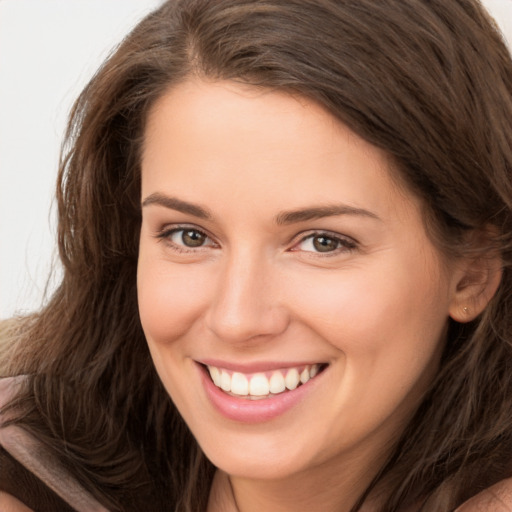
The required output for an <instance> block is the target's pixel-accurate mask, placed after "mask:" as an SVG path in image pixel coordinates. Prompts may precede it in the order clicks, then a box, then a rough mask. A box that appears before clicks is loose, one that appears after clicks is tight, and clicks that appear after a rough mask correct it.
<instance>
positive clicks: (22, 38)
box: [0, 0, 512, 318]
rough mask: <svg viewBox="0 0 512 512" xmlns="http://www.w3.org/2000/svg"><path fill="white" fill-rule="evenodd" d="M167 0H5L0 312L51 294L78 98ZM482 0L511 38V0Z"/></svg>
mask: <svg viewBox="0 0 512 512" xmlns="http://www.w3.org/2000/svg"><path fill="white" fill-rule="evenodd" d="M447 1H450V0H447ZM160 2H161V0H0V318H8V317H10V316H12V315H13V314H14V313H23V312H27V311H31V310H33V309H36V308H38V307H39V306H40V305H41V302H42V300H43V292H44V289H45V286H46V283H47V280H48V276H49V273H50V269H51V268H52V259H54V256H55V252H56V250H55V244H54V238H55V224H54V211H52V208H53V207H52V204H53V203H52V196H53V189H54V182H55V177H56V173H57V162H58V154H59V146H60V141H61V139H62V134H63V132H64V126H65V122H66V117H67V113H68V111H69V109H70V107H71V104H72V102H73V100H74V99H75V97H76V96H77V95H78V94H79V92H80V90H81V89H82V88H83V86H84V85H85V84H86V82H87V81H88V79H89V78H90V77H91V75H92V74H93V73H94V71H95V70H96V68H97V67H98V66H99V64H100V63H101V62H102V60H103V59H104V58H105V57H106V56H107V55H108V53H109V51H110V50H111V49H112V48H113V47H114V46H115V44H116V43H118V42H119V41H120V40H121V38H122V37H123V35H124V34H125V33H126V32H127V31H128V30H129V29H130V28H131V27H132V26H133V25H134V24H135V23H136V22H137V20H139V19H140V18H141V17H142V16H143V15H145V14H146V13H147V12H149V11H150V10H151V9H153V8H154V7H156V6H157V5H159V4H160ZM483 3H484V5H486V6H487V7H488V9H489V10H490V11H491V13H492V14H493V15H494V16H495V17H496V19H497V21H498V23H499V24H500V25H501V27H502V30H503V32H504V34H505V37H506V38H507V39H508V41H509V42H510V43H511V45H512V0H484V2H483ZM55 268H56V272H55V274H54V279H53V282H55V280H56V279H58V265H56V266H55ZM50 289H51V286H50Z"/></svg>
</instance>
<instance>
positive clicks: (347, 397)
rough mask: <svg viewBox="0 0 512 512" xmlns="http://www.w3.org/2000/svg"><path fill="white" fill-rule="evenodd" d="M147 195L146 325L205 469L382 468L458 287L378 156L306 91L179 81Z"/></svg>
mask: <svg viewBox="0 0 512 512" xmlns="http://www.w3.org/2000/svg"><path fill="white" fill-rule="evenodd" d="M142 204H143V222H142V231H141V238H140V255H139V269H138V294H139V306H140V316H141V320H142V325H143V328H144V332H145V334H146V337H147V341H148V344H149V348H150V351H151V354H152V357H153V360H154V363H155V366H156V369H157V371H158V374H159V376H160V378H161V380H162V382H163V384H164V386H165V388H166V389H167V391H168V392H169V394H170V396H171V397H172V399H173V401H174V402H175V404H176V406H177V407H178V409H179V411H180V412H181V414H182V415H183V417H184V419H185V421H186V422H187V424H188V426H189V427H190V429H191V431H192V433H193V434H194V436H195V437H196V438H197V440H198V442H199V444H200V445H201V447H202V448H203V450H204V452H205V453H206V455H207V456H208V457H209V458H210V459H211V461H212V462H213V463H214V464H215V465H216V466H218V467H220V468H221V469H223V470H225V471H226V472H228V473H229V474H232V475H239V476H245V477H251V478H282V477H283V476H286V475H293V474H294V473H297V472H303V471H308V470H313V468H316V469H318V468H325V471H326V472H327V471H329V470H331V471H332V468H333V467H338V468H339V467H341V466H340V463H343V462H347V461H349V460H350V461H351V464H352V466H351V467H355V466H354V464H359V465H360V466H361V467H363V466H364V467H366V470H368V471H372V470H374V469H375V467H374V463H375V461H376V460H377V459H380V457H381V456H382V455H383V454H384V453H385V452H386V450H387V449H389V443H390V441H392V440H393V439H395V438H396V436H397V435H398V434H399V433H400V430H401V428H403V425H404V422H405V421H406V420H407V419H408V418H409V417H410V415H411V413H412V411H413V410H414V408H415V407H416V405H417V403H418V399H419V396H420V395H421V393H422V392H423V391H424V390H425V387H426V386H427V384H428V382H429V381H430V380H431V378H432V376H433V374H434V372H435V371H436V366H437V362H438V358H439V352H440V349H441V346H442V343H443V337H444V333H445V328H446V325H447V319H448V316H449V314H450V309H451V307H453V306H452V302H453V301H454V294H455V290H456V288H457V271H456V270H455V266H454V264H453V263H450V262H447V261H446V260H443V259H442V258H441V256H440V254H439V252H438V251H437V250H436V248H435V247H434V246H433V245H432V243H431V242H430V241H429V238H428V237H427V235H426V233H425V229H424V226H423V223H422V213H421V208H420V204H419V201H418V200H417V199H416V198H415V197H414V196H413V195H412V194H410V193H408V192H406V191H404V189H403V188H402V187H399V186H397V185H396V182H395V181H394V180H393V179H392V178H391V175H390V170H389V162H388V160H387V159H386V156H385V154H384V153H383V152H382V151H380V150H379V149H377V148H375V147H373V146H372V145H370V144H369V143H367V142H365V141H364V140H362V139H361V138H359V137H358V136H357V135H356V134H354V133H353V132H351V131H350V130H349V129H347V128H346V127H345V126H344V125H342V124H340V123H339V122H338V121H336V120H335V119H334V118H333V117H332V116H331V115H330V114H328V113H327V112H326V111H324V110H323V109H322V108H320V107H319V106H317V105H316V104H314V103H312V102H310V101H309V100H307V99H304V98H302V97H294V96H292V95H291V94H286V93H283V92H272V91H267V90H260V89H256V88H252V87H249V86H243V85H240V84H235V83H231V82H217V83H212V82H208V83H205V82H200V81H189V82H186V83H183V84H181V85H178V86H176V87H174V88H173V89H172V90H171V91H170V92H168V93H167V94H166V95H165V96H164V97H163V98H162V99H161V100H160V101H159V102H158V103H157V104H156V106H155V108H154V109H153V110H152V112H151V115H150V117H149V123H148V127H147V133H146V141H145V148H144V154H143V161H142Z"/></svg>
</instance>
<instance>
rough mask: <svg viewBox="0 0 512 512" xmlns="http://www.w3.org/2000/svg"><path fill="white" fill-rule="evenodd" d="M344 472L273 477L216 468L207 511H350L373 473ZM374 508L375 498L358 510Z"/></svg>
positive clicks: (369, 510) (367, 510) (372, 510)
mask: <svg viewBox="0 0 512 512" xmlns="http://www.w3.org/2000/svg"><path fill="white" fill-rule="evenodd" d="M346 473H347V474H346V475H344V476H345V478H342V475H340V471H339V470H338V471H336V472H333V473H332V474H331V475H330V477H327V478H326V475H325V471H318V475H312V474H311V472H308V474H307V475H306V474H296V475H293V476H292V477H290V478H289V479H282V480H278V481H275V480H254V479H246V478H240V477H230V476H228V475H227V474H226V473H224V472H223V471H220V470H218V471H217V473H216V474H215V477H214V481H213V484H212V489H211V493H210V500H209V504H208V512H260V511H261V510H268V511H269V512H270V511H271V512H291V511H293V512H306V511H307V512H309V511H311V510H322V512H350V511H351V510H352V508H353V507H354V505H355V504H356V502H357V500H358V499H359V498H360V496H361V494H362V493H363V492H364V490H365V489H366V486H367V485H368V484H369V482H370V480H371V478H372V477H373V475H368V478H361V475H359V477H358V478H354V477H353V473H350V472H349V471H346ZM340 477H341V478H340ZM378 510H379V508H378V506H377V505H376V504H375V501H374V500H372V499H369V500H367V501H365V504H364V505H363V506H362V508H361V509H360V511H359V512H376V511H378Z"/></svg>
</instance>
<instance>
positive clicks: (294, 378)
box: [284, 368, 300, 391]
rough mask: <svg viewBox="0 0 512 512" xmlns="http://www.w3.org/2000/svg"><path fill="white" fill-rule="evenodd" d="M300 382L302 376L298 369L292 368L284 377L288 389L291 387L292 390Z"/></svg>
mask: <svg viewBox="0 0 512 512" xmlns="http://www.w3.org/2000/svg"><path fill="white" fill-rule="evenodd" d="M299 382H300V377H299V372H298V371H297V369H295V368H292V369H291V370H288V373H287V374H286V377H285V378H284V383H285V384H286V387H287V389H289V390H290V391H291V390H293V389H295V388H296V387H297V386H298V385H299Z"/></svg>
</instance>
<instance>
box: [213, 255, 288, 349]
mask: <svg viewBox="0 0 512 512" xmlns="http://www.w3.org/2000/svg"><path fill="white" fill-rule="evenodd" d="M277 272H278V269H275V268H273V265H272V263H271V262H267V261H265V260H264V258H262V257H257V256H255V255H247V254H246V255H245V256H244V255H243V254H238V255H233V256H232V257H231V258H229V259H228V260H227V261H226V262H225V263H224V266H223V269H222V271H221V272H220V273H219V275H218V276H217V281H216V282H217V288H216V290H215V292H214V296H213V297H212V300H211V303H210V306H209V308H208V311H207V312H206V316H205V319H206V323H207V326H208V328H209V329H210V330H211V331H212V332H213V333H214V334H215V335H216V336H217V337H218V338H219V339H222V340H224V341H227V342H231V343H239V342H246V341H250V340H256V339H259V340H261V339H263V338H266V339H269V338H273V337H275V336H278V335H279V334H281V333H282V332H284V331H285V330H286V328H287V326H288V323H289V315H288V312H287V309H286V308H285V306H284V304H282V303H281V297H282V293H281V286H280V282H279V281H280V280H279V278H278V274H277Z"/></svg>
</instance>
